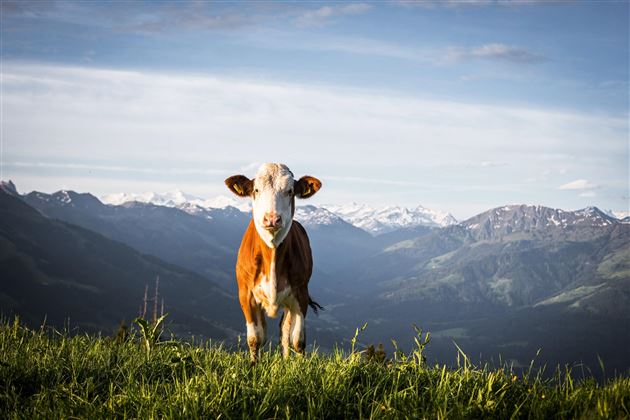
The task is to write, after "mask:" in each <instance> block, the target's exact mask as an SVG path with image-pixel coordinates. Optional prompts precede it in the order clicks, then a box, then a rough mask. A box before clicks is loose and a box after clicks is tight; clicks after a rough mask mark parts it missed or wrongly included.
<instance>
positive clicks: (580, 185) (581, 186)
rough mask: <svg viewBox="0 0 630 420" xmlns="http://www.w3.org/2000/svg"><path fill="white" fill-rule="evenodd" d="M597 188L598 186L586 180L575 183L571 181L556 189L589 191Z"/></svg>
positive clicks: (578, 180)
mask: <svg viewBox="0 0 630 420" xmlns="http://www.w3.org/2000/svg"><path fill="white" fill-rule="evenodd" d="M599 187H600V186H599V185H597V184H595V183H593V182H591V181H589V180H587V179H576V180H575V181H571V182H568V183H566V184H564V185H560V186H559V187H558V189H559V190H590V189H595V188H599ZM584 197H585V196H584ZM590 197H592V196H590Z"/></svg>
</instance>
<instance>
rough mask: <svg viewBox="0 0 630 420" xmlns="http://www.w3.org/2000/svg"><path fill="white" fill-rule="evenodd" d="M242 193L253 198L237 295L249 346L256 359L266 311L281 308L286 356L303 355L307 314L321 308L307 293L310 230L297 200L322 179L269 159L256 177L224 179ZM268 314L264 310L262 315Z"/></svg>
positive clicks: (238, 264)
mask: <svg viewBox="0 0 630 420" xmlns="http://www.w3.org/2000/svg"><path fill="white" fill-rule="evenodd" d="M225 184H226V185H227V187H228V188H229V189H230V190H231V191H232V192H233V193H234V194H236V195H238V196H239V197H250V198H251V200H252V220H250V222H249V225H248V226H247V229H246V230H245V233H244V235H243V240H242V241H241V246H240V249H239V251H238V259H237V262H236V281H237V283H238V298H239V301H240V304H241V308H242V310H243V315H244V317H245V322H246V326H247V345H248V346H249V352H250V358H251V361H252V363H255V362H256V360H257V358H258V350H259V349H260V348H261V346H262V345H263V344H264V342H265V339H266V335H267V331H266V330H267V323H266V320H265V314H264V313H266V314H267V316H270V317H272V318H275V317H276V316H277V315H278V311H280V310H282V311H283V314H282V318H281V320H280V342H281V345H282V354H283V356H284V357H285V358H286V357H288V356H289V353H290V348H291V347H292V348H293V349H294V350H295V351H296V352H297V353H299V354H302V353H304V348H305V340H306V339H305V332H304V318H305V317H306V312H307V309H308V307H309V306H310V307H311V308H312V309H313V311H314V312H315V313H317V310H318V309H322V307H321V306H320V305H319V304H318V303H316V302H315V301H313V300H312V299H311V297H310V295H309V293H308V282H309V279H310V277H311V273H312V271H313V257H312V254H311V246H310V243H309V240H308V236H307V235H306V230H304V227H302V225H301V224H300V223H298V222H297V221H295V220H293V215H294V213H295V198H296V197H297V198H308V197H311V196H312V195H313V194H315V193H316V192H317V191H318V190H319V189H320V188H321V186H322V183H321V181H320V180H319V179H317V178H314V177H312V176H303V177H301V178H300V179H299V180H297V181H296V180H295V179H294V177H293V173H292V172H291V171H290V170H289V168H288V167H287V166H286V165H283V164H278V163H265V164H263V165H262V166H261V167H260V168H259V169H258V172H257V173H256V177H255V178H254V179H249V178H247V177H246V176H244V175H234V176H231V177H229V178H227V179H226V180H225ZM263 312H264V313H263Z"/></svg>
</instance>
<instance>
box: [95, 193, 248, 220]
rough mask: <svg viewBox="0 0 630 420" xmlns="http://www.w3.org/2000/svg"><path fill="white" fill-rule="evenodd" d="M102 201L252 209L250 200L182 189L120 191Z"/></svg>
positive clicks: (192, 209) (189, 208) (188, 209)
mask: <svg viewBox="0 0 630 420" xmlns="http://www.w3.org/2000/svg"><path fill="white" fill-rule="evenodd" d="M101 201H102V202H103V203H106V204H111V205H114V206H118V205H121V204H124V203H128V202H130V201H137V202H140V203H151V204H155V205H157V206H166V207H177V208H179V209H181V210H184V211H186V212H188V213H191V214H195V213H198V212H200V211H201V209H199V207H200V208H202V209H208V208H213V209H224V208H226V207H228V206H231V207H236V208H237V209H239V210H241V211H243V212H249V211H250V210H251V204H250V202H249V200H238V199H236V198H231V197H226V196H224V195H220V196H218V197H215V198H211V199H204V198H200V197H197V196H194V195H190V194H186V193H184V192H183V191H180V190H174V191H169V192H165V193H155V192H144V193H118V194H109V195H105V196H103V197H101Z"/></svg>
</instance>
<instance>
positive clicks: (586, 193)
mask: <svg viewBox="0 0 630 420" xmlns="http://www.w3.org/2000/svg"><path fill="white" fill-rule="evenodd" d="M595 196H597V194H596V193H595V191H593V190H589V191H583V192H581V193H579V194H578V197H595Z"/></svg>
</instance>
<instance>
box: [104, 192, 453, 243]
mask: <svg viewBox="0 0 630 420" xmlns="http://www.w3.org/2000/svg"><path fill="white" fill-rule="evenodd" d="M101 200H102V202H103V203H106V204H111V205H121V204H124V203H126V202H131V201H137V202H141V203H151V204H155V205H159V206H167V207H176V208H180V209H182V210H184V211H187V212H198V211H199V209H200V208H206V209H208V208H226V207H235V208H238V209H239V210H241V211H243V212H250V211H251V203H250V202H249V200H242V199H241V200H239V199H236V198H232V197H227V196H223V195H221V196H218V197H215V198H212V199H203V198H199V197H196V196H193V195H190V194H186V193H184V192H183V191H179V190H175V191H170V192H166V193H155V192H146V193H139V194H133V193H119V194H109V195H105V196H103V197H101ZM301 207H307V209H305V210H302V211H301V213H302V214H307V213H308V214H309V215H310V216H317V217H319V218H320V219H321V218H328V219H329V221H328V222H323V223H329V222H330V221H331V220H332V219H331V215H328V216H324V215H325V214H326V213H325V212H323V211H322V210H326V211H327V212H329V213H331V214H334V215H336V216H337V217H338V218H341V219H342V220H344V221H345V222H347V223H350V224H351V225H353V226H356V227H358V228H360V229H363V230H365V231H366V232H368V233H370V234H372V235H380V234H384V233H389V232H393V231H395V230H398V229H407V228H413V227H417V226H428V227H443V226H448V225H451V224H455V223H457V220H456V219H455V218H454V217H453V216H452V215H451V214H450V213H446V212H441V211H435V210H431V209H428V208H425V207H423V206H417V207H414V208H407V207H401V206H387V207H380V208H379V207H370V206H368V205H365V204H357V203H352V204H348V205H322V206H319V207H318V208H319V209H320V210H319V211H318V212H317V213H315V212H314V210H313V207H315V206H312V205H306V206H297V208H298V209H300V208H301ZM298 213H300V212H298ZM322 220H323V219H322ZM301 221H304V222H305V220H304V218H302V219H301Z"/></svg>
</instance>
